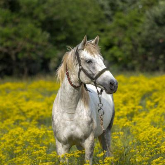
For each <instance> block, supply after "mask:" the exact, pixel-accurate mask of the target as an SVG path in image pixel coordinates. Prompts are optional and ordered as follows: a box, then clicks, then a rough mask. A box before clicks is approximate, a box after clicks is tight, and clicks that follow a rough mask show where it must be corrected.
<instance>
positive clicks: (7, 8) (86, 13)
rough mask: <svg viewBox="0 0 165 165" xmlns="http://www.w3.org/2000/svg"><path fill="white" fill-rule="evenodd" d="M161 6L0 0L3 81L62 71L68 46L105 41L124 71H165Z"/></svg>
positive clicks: (157, 2) (143, 1)
mask: <svg viewBox="0 0 165 165" xmlns="http://www.w3.org/2000/svg"><path fill="white" fill-rule="evenodd" d="M164 11H165V4H164V2H163V1H161V0H150V1H148V0H140V1H139V0H116V1H114V0H90V1H89V0H74V1H73V0H60V1H59V0H14V1H13V0H1V1H0V76H3V75H25V76H26V75H28V74H37V73H39V72H50V71H54V70H55V69H57V66H58V65H59V64H60V61H61V59H62V56H63V54H64V52H65V51H66V46H68V45H69V46H72V47H74V46H76V44H78V43H79V42H80V41H81V40H82V38H83V36H84V35H87V36H88V38H89V39H92V38H94V37H95V36H96V35H100V37H101V48H102V53H103V55H104V57H105V59H106V60H107V62H108V63H109V64H112V67H116V68H117V69H120V70H123V69H124V70H147V71H152V70H164V69H165V68H164V65H163V64H164V56H165V55H164V54H165V52H164V46H165V45H164V44H165V41H164V38H163V36H164V33H165V30H164V28H165V22H164V16H165V13H164Z"/></svg>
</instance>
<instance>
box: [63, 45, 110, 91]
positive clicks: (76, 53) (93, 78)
mask: <svg viewBox="0 0 165 165" xmlns="http://www.w3.org/2000/svg"><path fill="white" fill-rule="evenodd" d="M75 55H76V58H77V61H78V64H79V71H78V78H79V82H80V85H79V86H76V85H74V84H73V83H72V82H71V80H70V77H69V72H68V68H67V66H66V75H67V78H68V81H69V83H70V85H71V86H72V87H74V88H76V89H77V88H79V87H80V86H81V85H82V84H84V87H85V89H86V90H88V89H87V87H86V84H85V83H82V81H81V79H80V73H81V71H83V72H84V74H85V75H86V76H87V77H88V78H90V79H91V80H92V81H93V83H94V85H95V87H97V84H96V80H97V79H98V78H99V77H100V76H101V75H102V74H103V73H104V72H105V71H107V70H108V68H104V69H102V70H101V71H100V72H99V73H97V74H96V75H95V76H94V77H92V76H91V75H90V74H89V73H88V71H87V70H86V69H84V68H83V66H82V65H81V59H80V55H79V52H78V47H77V48H76V52H75Z"/></svg>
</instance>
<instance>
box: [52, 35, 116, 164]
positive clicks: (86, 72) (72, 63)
mask: <svg viewBox="0 0 165 165" xmlns="http://www.w3.org/2000/svg"><path fill="white" fill-rule="evenodd" d="M98 42H99V37H98V36H97V37H96V38H95V39H94V40H91V41H87V38H86V36H85V37H84V39H83V40H82V42H81V43H80V44H79V45H78V46H76V47H75V48H74V49H71V50H70V51H69V52H67V53H66V54H65V56H64V57H63V62H62V64H61V66H60V67H59V69H58V72H57V75H58V78H59V80H60V82H61V87H60V89H59V91H58V94H57V96H56V98H55V101H54V104H53V110H52V126H53V131H54V136H55V139H56V149H57V154H58V155H63V154H65V153H67V152H69V149H70V148H71V147H72V146H73V145H76V146H77V148H78V149H85V160H88V161H90V164H92V157H93V150H94V138H96V137H98V138H99V141H100V144H101V145H102V147H103V150H105V151H106V156H110V152H109V149H108V148H109V147H110V138H111V128H112V124H113V118H114V102H113V95H112V94H113V93H114V92H116V90H117V87H118V83H117V81H116V79H115V78H114V77H113V75H112V74H111V73H110V71H108V70H107V69H105V68H106V67H105V65H104V63H103V57H102V56H101V54H100V50H99V47H98ZM83 84H88V85H87V88H88V90H89V91H88V90H86V88H85V87H84V85H83ZM95 86H97V88H99V90H101V89H104V91H103V93H102V96H101V102H102V104H103V107H102V108H103V111H104V115H103V127H104V129H105V132H104V133H105V136H103V129H102V127H101V125H100V120H99V112H98V103H99V99H98V94H97V90H96V88H95ZM104 137H105V138H106V140H105V138H104Z"/></svg>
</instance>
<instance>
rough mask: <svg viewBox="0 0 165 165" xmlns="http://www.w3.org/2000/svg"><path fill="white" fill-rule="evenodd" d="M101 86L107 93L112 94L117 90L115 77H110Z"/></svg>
mask: <svg viewBox="0 0 165 165" xmlns="http://www.w3.org/2000/svg"><path fill="white" fill-rule="evenodd" d="M103 87H104V89H105V92H106V93H107V94H113V93H115V92H116V91H117V88H118V82H117V80H116V79H111V80H110V81H109V83H106V84H104V85H103Z"/></svg>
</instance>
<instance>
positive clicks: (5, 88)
mask: <svg viewBox="0 0 165 165" xmlns="http://www.w3.org/2000/svg"><path fill="white" fill-rule="evenodd" d="M116 79H117V80H118V82H119V88H118V91H117V93H115V94H114V100H115V111H116V115H115V120H114V125H113V130H112V147H111V150H112V153H113V156H112V157H109V158H107V159H105V160H104V161H103V154H104V153H103V152H102V150H101V147H100V145H99V143H98V141H97V140H96V144H95V151H94V158H93V162H94V164H107V165H108V164H110V162H111V161H113V163H114V164H115V165H142V164H143V165H164V164H165V133H164V132H165V76H157V77H154V76H152V77H145V76H143V75H140V76H130V77H125V76H122V75H120V76H117V77H116ZM58 88H59V84H58V83H57V82H56V81H55V80H53V79H51V80H44V79H42V78H40V79H37V80H31V81H25V80H24V81H21V80H20V81H3V82H0V165H38V164H39V165H53V164H59V158H58V156H57V155H56V152H55V139H54V136H53V131H52V127H51V111H52V105H53V101H54V99H55V97H56V93H57V91H58ZM82 155H83V152H80V151H77V150H76V149H75V148H74V147H73V148H72V151H71V152H70V153H69V154H67V155H66V156H67V157H68V158H69V163H70V164H72V165H74V164H80V163H81V161H82V157H83V156H82Z"/></svg>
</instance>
